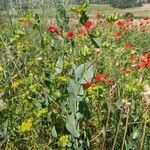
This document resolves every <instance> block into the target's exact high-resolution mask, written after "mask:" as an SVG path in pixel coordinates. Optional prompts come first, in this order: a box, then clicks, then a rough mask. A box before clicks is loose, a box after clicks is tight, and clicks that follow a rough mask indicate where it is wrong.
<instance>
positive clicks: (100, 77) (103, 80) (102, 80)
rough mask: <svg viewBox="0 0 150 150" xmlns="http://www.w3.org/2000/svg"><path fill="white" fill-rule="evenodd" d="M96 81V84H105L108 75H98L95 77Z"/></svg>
mask: <svg viewBox="0 0 150 150" xmlns="http://www.w3.org/2000/svg"><path fill="white" fill-rule="evenodd" d="M95 80H96V82H99V83H101V82H105V80H106V75H105V74H97V75H96V76H95Z"/></svg>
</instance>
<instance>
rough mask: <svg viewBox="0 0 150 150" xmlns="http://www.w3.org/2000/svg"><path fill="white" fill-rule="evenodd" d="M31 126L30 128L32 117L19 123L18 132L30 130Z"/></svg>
mask: <svg viewBox="0 0 150 150" xmlns="http://www.w3.org/2000/svg"><path fill="white" fill-rule="evenodd" d="M31 128H32V119H31V118H29V119H27V120H25V121H23V122H22V123H21V125H20V126H19V127H18V129H19V132H20V133H25V132H27V131H30V130H31Z"/></svg>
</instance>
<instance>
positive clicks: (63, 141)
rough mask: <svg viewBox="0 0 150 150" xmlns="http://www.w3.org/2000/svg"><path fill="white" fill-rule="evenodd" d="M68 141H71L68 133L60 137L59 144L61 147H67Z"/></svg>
mask: <svg viewBox="0 0 150 150" xmlns="http://www.w3.org/2000/svg"><path fill="white" fill-rule="evenodd" d="M68 143H69V136H68V135H62V136H61V137H60V138H59V144H60V146H61V147H66V146H67V144H68Z"/></svg>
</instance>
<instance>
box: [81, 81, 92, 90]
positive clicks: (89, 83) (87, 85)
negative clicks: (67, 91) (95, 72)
mask: <svg viewBox="0 0 150 150" xmlns="http://www.w3.org/2000/svg"><path fill="white" fill-rule="evenodd" d="M92 84H93V81H92V80H91V81H89V82H87V83H85V84H84V85H83V88H84V89H85V90H87V89H88V88H89V87H90V86H92Z"/></svg>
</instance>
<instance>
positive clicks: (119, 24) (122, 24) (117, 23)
mask: <svg viewBox="0 0 150 150" xmlns="http://www.w3.org/2000/svg"><path fill="white" fill-rule="evenodd" d="M116 25H117V26H118V27H119V28H123V27H124V25H125V22H124V21H117V22H116Z"/></svg>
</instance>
